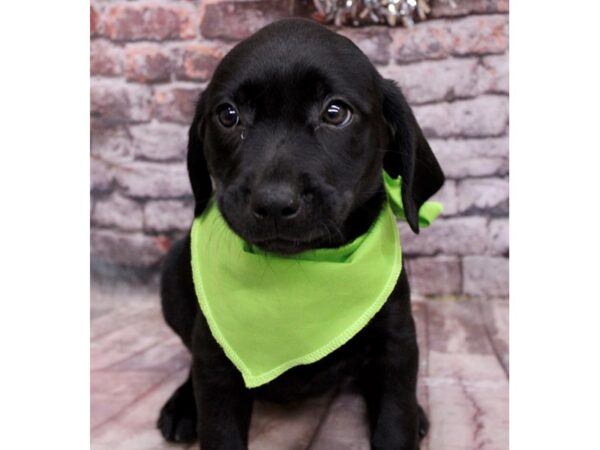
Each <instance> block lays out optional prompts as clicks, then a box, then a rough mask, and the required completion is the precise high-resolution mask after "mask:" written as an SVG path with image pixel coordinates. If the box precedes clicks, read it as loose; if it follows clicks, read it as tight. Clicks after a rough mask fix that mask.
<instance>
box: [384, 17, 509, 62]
mask: <svg viewBox="0 0 600 450" xmlns="http://www.w3.org/2000/svg"><path fill="white" fill-rule="evenodd" d="M394 47H395V48H396V52H395V53H396V61H397V62H399V63H408V62H415V61H420V60H424V59H443V58H447V57H448V56H452V55H457V56H465V55H485V54H498V53H504V52H505V51H506V49H507V48H508V18H507V16H505V15H490V16H472V17H464V18H460V19H454V20H432V21H425V22H421V23H419V24H417V25H416V26H414V27H412V28H398V29H396V30H395V32H394Z"/></svg>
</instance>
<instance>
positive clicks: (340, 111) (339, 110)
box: [321, 100, 352, 127]
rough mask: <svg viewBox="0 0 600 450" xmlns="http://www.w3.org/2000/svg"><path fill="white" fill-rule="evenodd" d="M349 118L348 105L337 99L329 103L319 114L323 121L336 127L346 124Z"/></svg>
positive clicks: (350, 113)
mask: <svg viewBox="0 0 600 450" xmlns="http://www.w3.org/2000/svg"><path fill="white" fill-rule="evenodd" d="M351 119H352V111H351V110H350V107H349V106H348V105H346V104H345V103H343V102H341V101H339V100H334V101H332V102H331V103H329V104H328V105H327V107H326V108H325V110H324V111H323V114H322V115H321V120H322V121H323V122H325V123H328V124H329V125H334V126H336V127H342V126H344V125H347V124H348V123H350V120H351Z"/></svg>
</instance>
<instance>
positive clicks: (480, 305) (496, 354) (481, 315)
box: [476, 299, 510, 380]
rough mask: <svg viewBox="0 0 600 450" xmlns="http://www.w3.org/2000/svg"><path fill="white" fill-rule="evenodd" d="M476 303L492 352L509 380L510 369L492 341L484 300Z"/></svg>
mask: <svg viewBox="0 0 600 450" xmlns="http://www.w3.org/2000/svg"><path fill="white" fill-rule="evenodd" d="M476 302H477V311H478V313H479V318H480V320H481V322H482V325H483V329H484V331H485V336H486V337H487V340H488V342H489V343H490V346H491V347H492V352H493V353H494V356H495V357H496V360H497V361H498V364H500V367H501V368H502V371H503V372H504V375H506V379H507V380H509V379H510V376H509V372H508V367H506V365H505V364H504V362H503V361H502V357H501V356H500V351H499V350H498V346H497V345H496V344H495V342H494V339H492V334H491V330H490V327H489V325H488V322H487V320H486V318H485V313H484V311H483V308H484V307H483V305H482V302H483V300H481V299H478V300H476Z"/></svg>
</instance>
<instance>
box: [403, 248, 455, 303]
mask: <svg viewBox="0 0 600 450" xmlns="http://www.w3.org/2000/svg"><path fill="white" fill-rule="evenodd" d="M408 276H409V280H410V285H411V288H412V289H411V290H412V291H414V293H415V294H417V295H458V294H460V293H461V291H462V280H461V264H460V259H459V258H457V257H453V256H440V257H434V258H428V257H424V258H412V259H410V260H409V261H408Z"/></svg>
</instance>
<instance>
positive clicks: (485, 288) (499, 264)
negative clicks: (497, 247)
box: [463, 256, 509, 297]
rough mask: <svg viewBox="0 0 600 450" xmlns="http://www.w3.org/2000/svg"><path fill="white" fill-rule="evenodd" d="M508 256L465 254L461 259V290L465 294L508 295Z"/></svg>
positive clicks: (484, 295)
mask: <svg viewBox="0 0 600 450" xmlns="http://www.w3.org/2000/svg"><path fill="white" fill-rule="evenodd" d="M508 277H509V274H508V258H502V257H491V256H467V257H465V258H464V259H463V291H464V293H465V294H467V295H472V296H483V297H508V293H509V281H508Z"/></svg>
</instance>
